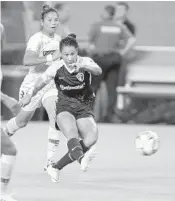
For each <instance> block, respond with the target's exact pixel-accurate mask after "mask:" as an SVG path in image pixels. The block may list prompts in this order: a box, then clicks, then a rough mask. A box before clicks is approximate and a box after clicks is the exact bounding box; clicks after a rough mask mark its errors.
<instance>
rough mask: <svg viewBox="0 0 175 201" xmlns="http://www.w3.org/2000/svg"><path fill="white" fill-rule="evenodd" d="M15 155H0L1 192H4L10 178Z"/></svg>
mask: <svg viewBox="0 0 175 201" xmlns="http://www.w3.org/2000/svg"><path fill="white" fill-rule="evenodd" d="M15 159H16V156H12V155H4V154H3V155H2V157H1V192H2V193H5V192H6V190H7V187H8V183H9V181H10V179H11V175H12V170H13V165H14V163H15Z"/></svg>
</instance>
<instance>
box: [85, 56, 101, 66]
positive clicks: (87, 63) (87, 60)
mask: <svg viewBox="0 0 175 201" xmlns="http://www.w3.org/2000/svg"><path fill="white" fill-rule="evenodd" d="M83 64H84V65H87V66H98V65H97V64H96V63H95V62H94V60H93V59H91V58H90V57H83Z"/></svg>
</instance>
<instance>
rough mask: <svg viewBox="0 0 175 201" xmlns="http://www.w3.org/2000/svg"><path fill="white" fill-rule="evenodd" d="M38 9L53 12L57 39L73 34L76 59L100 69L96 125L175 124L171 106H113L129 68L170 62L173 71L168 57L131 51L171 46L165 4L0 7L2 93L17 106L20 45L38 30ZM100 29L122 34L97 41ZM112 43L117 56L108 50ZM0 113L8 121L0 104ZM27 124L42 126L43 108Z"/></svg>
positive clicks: (163, 102) (150, 102) (147, 102)
mask: <svg viewBox="0 0 175 201" xmlns="http://www.w3.org/2000/svg"><path fill="white" fill-rule="evenodd" d="M44 4H48V5H50V6H51V7H54V8H55V9H56V10H57V11H58V14H59V20H60V27H59V28H58V30H57V34H59V35H60V36H61V37H62V38H63V37H65V36H66V35H67V34H69V33H75V34H76V35H77V40H78V42H79V46H80V49H79V54H80V55H81V56H89V57H92V58H93V59H94V60H95V61H96V62H97V63H98V64H99V65H100V66H101V67H102V69H103V75H102V76H100V77H94V78H93V80H92V81H93V82H92V86H93V88H94V91H95V92H96V101H95V104H94V114H95V118H96V120H97V122H109V123H167V124H173V123H174V122H175V112H174V108H175V107H174V106H175V102H174V100H167V99H150V98H144V99H141V98H136V99H132V100H131V101H130V102H129V104H128V105H127V107H125V108H120V107H118V105H117V102H119V100H118V94H117V92H116V87H118V86H124V85H125V83H126V74H127V69H128V68H129V67H130V65H131V64H134V63H136V64H137V65H138V64H139V65H153V67H154V65H162V63H165V65H166V62H165V60H168V62H169V61H170V60H172V64H173V65H174V63H175V62H174V59H172V58H173V57H171V59H170V57H169V53H167V52H163V53H162V52H161V53H159V51H157V52H156V51H151V50H149V51H147V49H146V50H144V48H140V49H139V48H135V46H136V45H144V46H145V45H147V46H154V45H156V46H159V45H160V46H161V45H163V46H173V44H175V42H174V35H173V33H175V30H174V27H175V26H172V25H173V24H174V23H175V22H174V21H173V19H172V18H173V17H172V16H171V14H172V13H173V12H174V11H173V10H172V4H171V2H169V4H168V2H167V4H166V2H162V3H160V2H158V3H157V6H156V3H155V2H154V3H152V2H151V3H149V2H148V4H146V3H145V2H143V3H142V2H138V3H137V2H129V3H127V2H56V1H54V2H52V1H48V2H44V1H38V2H37V1H36V2H35V1H34V2H32V1H30V2H29V1H25V2H22V1H18V2H17V1H16V2H15V1H13V2H12V1H4V2H3V1H2V2H1V23H2V24H3V26H4V30H5V31H4V40H3V44H2V50H1V64H2V72H3V82H2V91H3V92H4V93H6V94H8V95H10V96H12V97H14V98H16V99H17V100H18V92H19V87H20V85H21V83H22V81H23V79H24V76H25V75H26V74H27V72H28V69H27V68H22V65H23V56H24V52H25V48H26V43H27V41H28V39H29V38H30V36H31V35H33V34H34V33H36V32H38V31H39V30H40V27H41V25H40V20H41V10H42V6H43V5H44ZM144 6H145V8H144ZM174 6H175V4H174ZM144 10H146V11H145V12H147V14H146V15H143V12H144ZM148 12H150V13H148ZM139 16H140V17H139ZM138 17H139V19H138ZM174 19H175V18H174ZM160 24H161V26H159V25H160ZM103 25H105V26H108V25H110V26H112V27H113V28H114V29H112V30H111V31H112V32H113V30H114V31H115V30H116V29H115V28H116V27H117V28H118V27H120V26H122V32H123V33H124V34H123V35H121V36H120V37H114V36H112V35H111V34H106V33H105V34H104V35H103V34H102V35H98V34H99V30H100V28H99V29H98V27H101V26H103ZM159 28H160V29H159ZM168 28H170V31H168ZM108 31H109V30H108ZM108 31H107V32H108ZM155 32H156V33H155ZM129 39H131V40H130V41H129V42H130V43H132V42H133V41H134V42H133V45H132V44H131V48H130V50H129V51H126V54H122V52H123V50H125V48H126V46H127V44H128V40H129ZM105 41H106V42H105ZM116 42H117V47H116V48H117V51H118V53H116V51H113V50H111V49H112V48H113V44H114V43H116ZM173 53H174V52H173ZM173 62H174V63H173ZM165 67H166V66H165ZM1 108H2V109H1V116H2V119H4V120H7V119H9V118H10V117H11V112H10V111H9V110H8V109H7V108H6V107H5V106H4V105H3V104H1ZM32 120H48V117H47V114H46V112H45V110H44V108H43V107H42V108H40V109H38V110H37V111H36V113H35V115H34V117H33V119H32Z"/></svg>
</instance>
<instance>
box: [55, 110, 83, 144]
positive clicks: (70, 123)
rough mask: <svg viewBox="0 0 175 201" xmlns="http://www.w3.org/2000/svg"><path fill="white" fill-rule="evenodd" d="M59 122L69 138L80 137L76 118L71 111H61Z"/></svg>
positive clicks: (58, 117) (58, 116)
mask: <svg viewBox="0 0 175 201" xmlns="http://www.w3.org/2000/svg"><path fill="white" fill-rule="evenodd" d="M57 124H58V126H59V128H60V130H61V131H62V133H63V134H64V136H65V137H66V138H67V139H68V140H70V139H72V138H79V134H78V129H77V124H76V119H75V117H74V116H73V115H72V114H71V113H70V112H67V111H63V112H60V113H59V114H58V115H57Z"/></svg>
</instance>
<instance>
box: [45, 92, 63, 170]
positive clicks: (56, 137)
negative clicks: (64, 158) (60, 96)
mask: <svg viewBox="0 0 175 201" xmlns="http://www.w3.org/2000/svg"><path fill="white" fill-rule="evenodd" d="M55 90H56V89H55ZM56 100H57V91H56V93H54V92H53V90H51V91H48V92H47V93H46V94H45V95H44V97H43V99H42V103H43V106H44V108H45V109H46V111H47V114H48V118H49V130H48V146H47V162H46V167H45V168H44V169H45V170H46V168H47V166H48V165H49V164H50V163H51V162H52V161H54V157H55V154H56V150H57V147H58V145H59V141H60V134H61V131H60V130H57V129H56V128H55V122H56Z"/></svg>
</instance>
